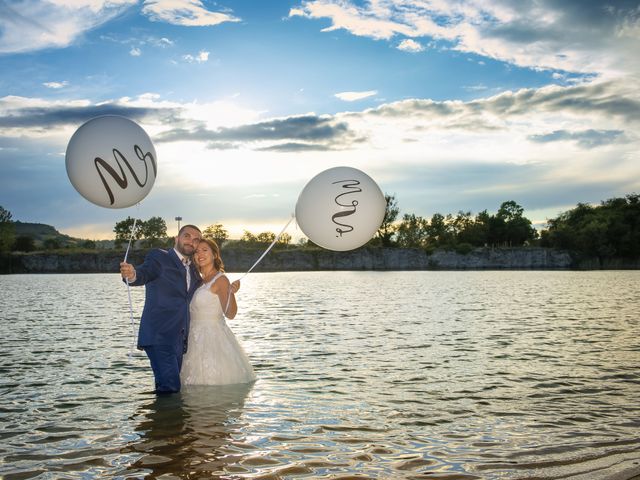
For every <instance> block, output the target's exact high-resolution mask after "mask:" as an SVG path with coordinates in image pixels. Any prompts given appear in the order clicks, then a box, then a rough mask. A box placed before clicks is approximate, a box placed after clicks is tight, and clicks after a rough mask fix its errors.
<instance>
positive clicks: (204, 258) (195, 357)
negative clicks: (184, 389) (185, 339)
mask: <svg viewBox="0 0 640 480" xmlns="http://www.w3.org/2000/svg"><path fill="white" fill-rule="evenodd" d="M193 260H194V262H195V264H196V267H197V268H198V271H199V272H200V275H201V276H202V285H201V286H200V287H199V288H198V290H196V292H195V294H194V295H193V299H192V300H191V306H190V313H191V326H190V328H189V343H188V349H187V353H186V354H185V356H184V360H183V363H182V369H181V372H180V378H181V382H182V385H228V384H236V383H248V382H252V381H253V380H255V378H256V377H255V374H254V372H253V368H252V367H251V364H250V363H249V358H248V357H247V354H246V353H245V352H244V350H243V349H242V346H241V345H240V343H239V342H238V340H237V339H236V337H235V335H234V334H233V332H232V331H231V329H230V328H229V327H228V326H227V322H226V321H225V317H226V318H229V319H233V318H234V317H235V316H236V313H237V311H238V305H237V304H236V298H235V295H234V292H235V291H236V290H237V288H235V285H232V284H231V283H230V282H229V279H228V278H227V277H226V276H225V275H224V264H223V263H222V259H221V258H220V248H219V247H218V245H217V244H216V243H215V242H214V241H213V240H209V239H205V238H203V239H202V240H200V243H199V244H198V247H197V248H196V251H195V253H194V254H193Z"/></svg>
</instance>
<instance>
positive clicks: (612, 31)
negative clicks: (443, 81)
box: [289, 0, 640, 76]
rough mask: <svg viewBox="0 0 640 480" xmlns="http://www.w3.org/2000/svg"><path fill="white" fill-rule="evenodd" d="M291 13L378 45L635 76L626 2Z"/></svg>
mask: <svg viewBox="0 0 640 480" xmlns="http://www.w3.org/2000/svg"><path fill="white" fill-rule="evenodd" d="M289 15H290V16H302V17H305V18H313V19H321V18H327V19H329V20H330V21H331V25H330V26H329V27H327V28H325V29H324V30H323V31H332V30H337V29H344V30H347V31H349V32H350V33H352V34H353V35H358V36H366V37H371V38H373V39H377V40H381V39H384V40H391V39H392V38H393V37H395V36H404V37H409V38H408V39H409V40H411V39H413V40H414V41H415V42H416V43H417V42H418V40H416V39H418V38H421V37H422V38H430V39H433V40H436V41H441V42H444V43H446V44H448V45H449V46H450V47H451V48H454V49H457V50H460V51H464V52H469V53H475V54H479V55H482V56H485V57H489V58H494V59H498V60H502V61H506V62H509V63H512V64H515V65H518V66H523V67H531V68H543V69H558V70H566V71H572V72H580V73H594V72H595V73H598V74H600V75H603V76H613V75H619V74H621V73H637V72H639V71H640V56H638V55H637V45H638V41H639V40H640V11H639V10H638V7H637V5H636V6H633V5H632V4H630V5H628V6H620V7H617V6H615V7H614V6H609V7H607V6H605V5H604V4H603V3H601V2H587V3H585V2H581V1H567V2H553V1H551V0H541V1H539V2H525V3H523V2H521V1H520V0H504V1H502V2H494V1H489V0H469V1H455V2H451V1H444V0H430V1H429V0H428V1H422V0H420V1H419V0H389V1H384V2H379V1H375V2H373V1H372V2H365V3H364V4H356V3H355V2H354V1H352V0H308V1H303V2H302V3H301V4H300V5H299V6H297V7H294V8H292V9H291V10H290V13H289ZM405 41H406V40H405ZM405 41H403V42H402V43H403V44H404V43H405ZM401 45H402V44H401ZM405 45H411V44H410V43H407V44H405Z"/></svg>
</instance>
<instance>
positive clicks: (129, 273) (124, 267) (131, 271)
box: [120, 262, 240, 288]
mask: <svg viewBox="0 0 640 480" xmlns="http://www.w3.org/2000/svg"><path fill="white" fill-rule="evenodd" d="M120 275H122V278H124V279H125V280H128V281H130V282H133V281H135V279H136V269H135V268H134V266H133V265H131V264H130V263H127V262H121V263H120ZM238 288H240V287H238Z"/></svg>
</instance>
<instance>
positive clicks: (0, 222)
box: [0, 206, 15, 252]
mask: <svg viewBox="0 0 640 480" xmlns="http://www.w3.org/2000/svg"><path fill="white" fill-rule="evenodd" d="M14 242H15V225H14V224H13V221H12V220H11V212H10V211H9V210H5V209H4V208H3V207H1V206H0V252H7V251H9V250H10V249H11V247H12V246H13V244H14Z"/></svg>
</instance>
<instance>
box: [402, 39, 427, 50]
mask: <svg viewBox="0 0 640 480" xmlns="http://www.w3.org/2000/svg"><path fill="white" fill-rule="evenodd" d="M398 50H402V51H404V52H411V53H418V52H422V51H424V47H423V46H422V44H420V43H419V42H416V41H415V40H411V39H410V38H409V39H406V40H403V41H402V42H400V44H399V45H398Z"/></svg>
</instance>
